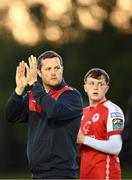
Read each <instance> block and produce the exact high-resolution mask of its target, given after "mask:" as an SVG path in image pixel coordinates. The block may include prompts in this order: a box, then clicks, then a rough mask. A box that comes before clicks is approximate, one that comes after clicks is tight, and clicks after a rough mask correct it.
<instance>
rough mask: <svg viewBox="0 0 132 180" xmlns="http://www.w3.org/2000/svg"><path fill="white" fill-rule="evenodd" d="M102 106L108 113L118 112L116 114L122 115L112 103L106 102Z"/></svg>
mask: <svg viewBox="0 0 132 180" xmlns="http://www.w3.org/2000/svg"><path fill="white" fill-rule="evenodd" d="M104 106H105V107H106V108H107V109H108V110H109V111H110V112H118V113H121V114H122V113H123V111H122V109H121V108H120V107H119V106H118V105H117V104H115V103H113V102H112V101H110V100H108V101H106V102H104Z"/></svg>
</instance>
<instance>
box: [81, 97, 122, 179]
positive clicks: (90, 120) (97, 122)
mask: <svg viewBox="0 0 132 180" xmlns="http://www.w3.org/2000/svg"><path fill="white" fill-rule="evenodd" d="M123 127H124V114H123V112H122V110H121V109H120V108H119V107H118V106H117V105H115V104H114V103H112V102H111V101H109V100H106V101H103V102H101V103H99V104H98V105H97V106H96V107H90V106H88V107H86V108H84V110H83V116H82V121H81V130H82V131H83V133H84V134H85V135H88V136H90V137H93V138H95V139H98V140H108V139H109V137H110V136H111V135H117V134H121V132H122V130H123ZM80 179H121V171H120V163H119V158H118V157H117V156H116V155H111V154H106V153H103V152H101V151H98V150H95V149H93V148H91V147H88V146H86V145H82V149H81V163H80Z"/></svg>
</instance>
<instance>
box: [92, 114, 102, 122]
mask: <svg viewBox="0 0 132 180" xmlns="http://www.w3.org/2000/svg"><path fill="white" fill-rule="evenodd" d="M99 117H100V115H99V113H96V114H94V115H93V117H92V122H96V121H98V120H99Z"/></svg>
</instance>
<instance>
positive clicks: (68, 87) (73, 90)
mask: <svg viewBox="0 0 132 180" xmlns="http://www.w3.org/2000/svg"><path fill="white" fill-rule="evenodd" d="M66 87H67V90H69V91H72V92H73V93H76V94H79V95H81V93H80V92H79V90H77V89H76V88H74V87H72V86H66Z"/></svg>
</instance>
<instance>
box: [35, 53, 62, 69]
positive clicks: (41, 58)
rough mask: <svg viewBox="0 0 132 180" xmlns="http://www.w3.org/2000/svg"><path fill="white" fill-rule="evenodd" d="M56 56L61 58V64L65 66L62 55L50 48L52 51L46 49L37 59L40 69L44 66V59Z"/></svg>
mask: <svg viewBox="0 0 132 180" xmlns="http://www.w3.org/2000/svg"><path fill="white" fill-rule="evenodd" d="M54 57H58V58H59V60H60V64H61V66H63V60H62V58H61V56H60V55H59V54H58V53H56V52H55V51H51V50H50V51H46V52H44V53H42V54H41V55H40V56H39V57H38V59H37V63H38V69H41V66H42V64H41V62H42V60H44V59H47V58H54Z"/></svg>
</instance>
